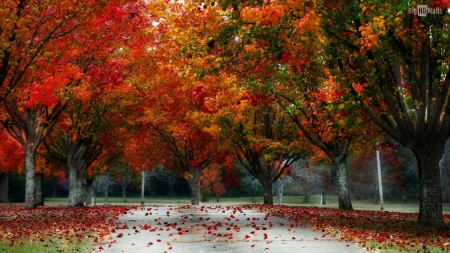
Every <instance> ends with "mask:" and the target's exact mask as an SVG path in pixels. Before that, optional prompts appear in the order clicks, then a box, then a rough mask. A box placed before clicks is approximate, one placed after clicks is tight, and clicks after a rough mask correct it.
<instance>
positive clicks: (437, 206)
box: [415, 149, 446, 227]
mask: <svg viewBox="0 0 450 253" xmlns="http://www.w3.org/2000/svg"><path fill="white" fill-rule="evenodd" d="M429 151H431V152H420V153H419V152H417V153H416V152H415V153H416V157H417V162H418V167H419V168H418V169H419V200H420V204H419V220H418V221H419V223H422V224H426V225H432V226H436V227H445V226H446V224H445V221H444V216H443V213H442V188H441V178H440V168H439V154H436V153H438V152H436V151H435V150H432V149H431V150H429Z"/></svg>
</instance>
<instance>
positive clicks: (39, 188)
mask: <svg viewBox="0 0 450 253" xmlns="http://www.w3.org/2000/svg"><path fill="white" fill-rule="evenodd" d="M43 187H44V173H42V172H40V173H36V206H43V205H44V189H43Z"/></svg>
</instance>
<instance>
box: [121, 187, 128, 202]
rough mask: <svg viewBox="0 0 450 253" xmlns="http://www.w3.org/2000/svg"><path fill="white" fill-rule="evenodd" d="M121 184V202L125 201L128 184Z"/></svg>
mask: <svg viewBox="0 0 450 253" xmlns="http://www.w3.org/2000/svg"><path fill="white" fill-rule="evenodd" d="M121 186H122V199H123V203H127V186H128V184H121Z"/></svg>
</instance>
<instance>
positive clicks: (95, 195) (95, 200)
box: [93, 187, 97, 206]
mask: <svg viewBox="0 0 450 253" xmlns="http://www.w3.org/2000/svg"><path fill="white" fill-rule="evenodd" d="M93 195H94V206H96V205H97V189H96V187H94V190H93Z"/></svg>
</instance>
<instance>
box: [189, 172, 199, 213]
mask: <svg viewBox="0 0 450 253" xmlns="http://www.w3.org/2000/svg"><path fill="white" fill-rule="evenodd" d="M190 172H191V173H190V175H189V176H188V177H187V180H188V182H189V186H190V187H191V205H199V204H200V188H199V187H198V183H199V181H200V176H201V174H202V168H199V167H194V168H191V169H190Z"/></svg>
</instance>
